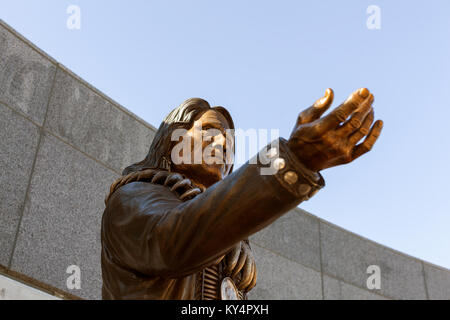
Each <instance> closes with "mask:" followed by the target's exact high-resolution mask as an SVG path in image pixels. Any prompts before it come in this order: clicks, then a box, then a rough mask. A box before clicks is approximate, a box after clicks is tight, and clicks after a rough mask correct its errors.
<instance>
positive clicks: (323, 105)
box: [297, 88, 334, 125]
mask: <svg viewBox="0 0 450 320" xmlns="http://www.w3.org/2000/svg"><path fill="white" fill-rule="evenodd" d="M333 99H334V93H333V90H332V89H331V88H328V89H327V90H326V91H325V95H324V96H323V97H322V98H320V99H318V100H317V101H316V102H314V104H313V105H312V106H311V107H309V108H308V109H306V110H304V111H302V112H301V113H300V114H299V116H298V118H297V125H300V124H304V123H309V122H313V121H314V120H316V119H319V118H320V116H321V115H322V114H323V113H324V112H325V111H327V110H328V108H329V107H330V106H331V104H332V103H333Z"/></svg>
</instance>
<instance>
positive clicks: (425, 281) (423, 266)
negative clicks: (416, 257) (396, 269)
mask: <svg viewBox="0 0 450 320" xmlns="http://www.w3.org/2000/svg"><path fill="white" fill-rule="evenodd" d="M420 262H421V264H422V276H423V285H424V286H425V295H426V297H427V300H430V295H429V294H428V286H427V279H426V277H425V264H424V263H423V261H420Z"/></svg>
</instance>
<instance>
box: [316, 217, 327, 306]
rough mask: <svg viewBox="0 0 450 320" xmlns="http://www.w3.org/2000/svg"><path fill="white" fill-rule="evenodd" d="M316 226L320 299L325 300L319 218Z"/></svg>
mask: <svg viewBox="0 0 450 320" xmlns="http://www.w3.org/2000/svg"><path fill="white" fill-rule="evenodd" d="M317 222H318V226H317V229H318V231H319V261H320V284H321V286H322V300H325V292H324V291H325V290H324V288H323V268H322V235H321V234H320V223H321V222H320V220H319V219H317Z"/></svg>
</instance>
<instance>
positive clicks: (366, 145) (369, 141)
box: [352, 120, 383, 160]
mask: <svg viewBox="0 0 450 320" xmlns="http://www.w3.org/2000/svg"><path fill="white" fill-rule="evenodd" d="M382 129H383V121H381V120H377V121H376V122H375V123H374V125H373V126H372V129H370V132H369V134H368V135H367V137H366V139H364V141H363V142H362V143H360V144H358V145H357V146H355V147H354V148H353V152H352V159H353V160H355V159H356V158H358V157H360V156H362V155H363V154H364V153H366V152H369V151H370V150H371V149H372V147H373V145H374V144H375V142H376V141H377V139H378V137H379V136H380V133H381V130H382Z"/></svg>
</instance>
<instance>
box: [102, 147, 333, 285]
mask: <svg viewBox="0 0 450 320" xmlns="http://www.w3.org/2000/svg"><path fill="white" fill-rule="evenodd" d="M263 150H264V149H263ZM266 159H272V160H274V159H278V160H276V161H272V165H275V166H276V167H277V168H278V169H279V170H278V171H277V172H276V173H275V174H272V175H262V174H261V168H262V167H263V166H262V165H261V164H250V163H248V162H247V163H246V164H244V165H243V166H241V167H240V168H239V169H238V170H237V171H235V172H233V173H232V174H231V175H229V176H227V177H226V178H225V179H223V180H222V181H219V182H217V183H216V184H214V185H212V186H211V187H209V188H208V189H206V191H205V192H203V193H201V194H199V195H198V196H196V197H195V198H194V199H192V200H188V201H185V202H181V201H180V200H179V199H178V198H177V196H176V195H175V194H173V193H172V192H171V191H170V190H169V189H168V188H166V187H164V186H162V185H156V184H151V183H146V182H132V183H130V184H127V185H125V186H123V187H121V188H119V189H118V190H117V191H116V192H115V193H114V194H113V195H112V197H111V198H110V199H109V201H108V204H107V207H106V209H105V212H104V215H103V220H102V233H103V235H102V236H103V240H104V244H103V245H104V246H106V251H107V252H108V254H109V255H111V258H112V259H114V260H115V261H116V263H118V264H119V265H121V266H123V267H124V268H127V269H132V270H135V271H137V272H140V273H142V274H143V275H148V276H161V277H167V278H177V277H182V276H186V275H188V274H192V273H194V272H197V271H201V270H202V269H203V268H204V267H206V266H208V265H210V264H212V263H214V262H215V261H216V260H217V259H219V258H220V257H221V256H223V255H224V254H226V253H227V251H228V250H229V249H230V248H231V247H232V246H233V245H235V244H236V243H237V242H239V241H241V240H242V239H244V238H247V237H248V236H250V235H251V234H253V233H255V232H257V231H259V230H261V229H262V228H264V227H266V226H267V225H269V224H270V223H272V222H273V221H274V220H276V219H277V218H279V217H280V216H281V215H282V214H284V213H286V212H287V211H289V210H290V209H292V208H294V207H295V206H297V205H298V204H299V203H300V202H301V201H303V200H306V199H308V198H309V197H310V196H312V195H313V194H314V193H315V192H316V191H317V190H319V189H320V188H321V187H323V186H324V181H323V178H322V176H321V175H320V174H318V173H314V172H311V171H309V170H308V169H306V168H305V167H303V166H302V164H301V163H299V161H298V160H297V159H296V157H295V156H294V155H293V154H292V153H291V152H290V150H289V149H288V147H287V145H286V141H285V140H281V139H280V142H279V146H278V147H276V148H272V149H270V152H267V153H266Z"/></svg>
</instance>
